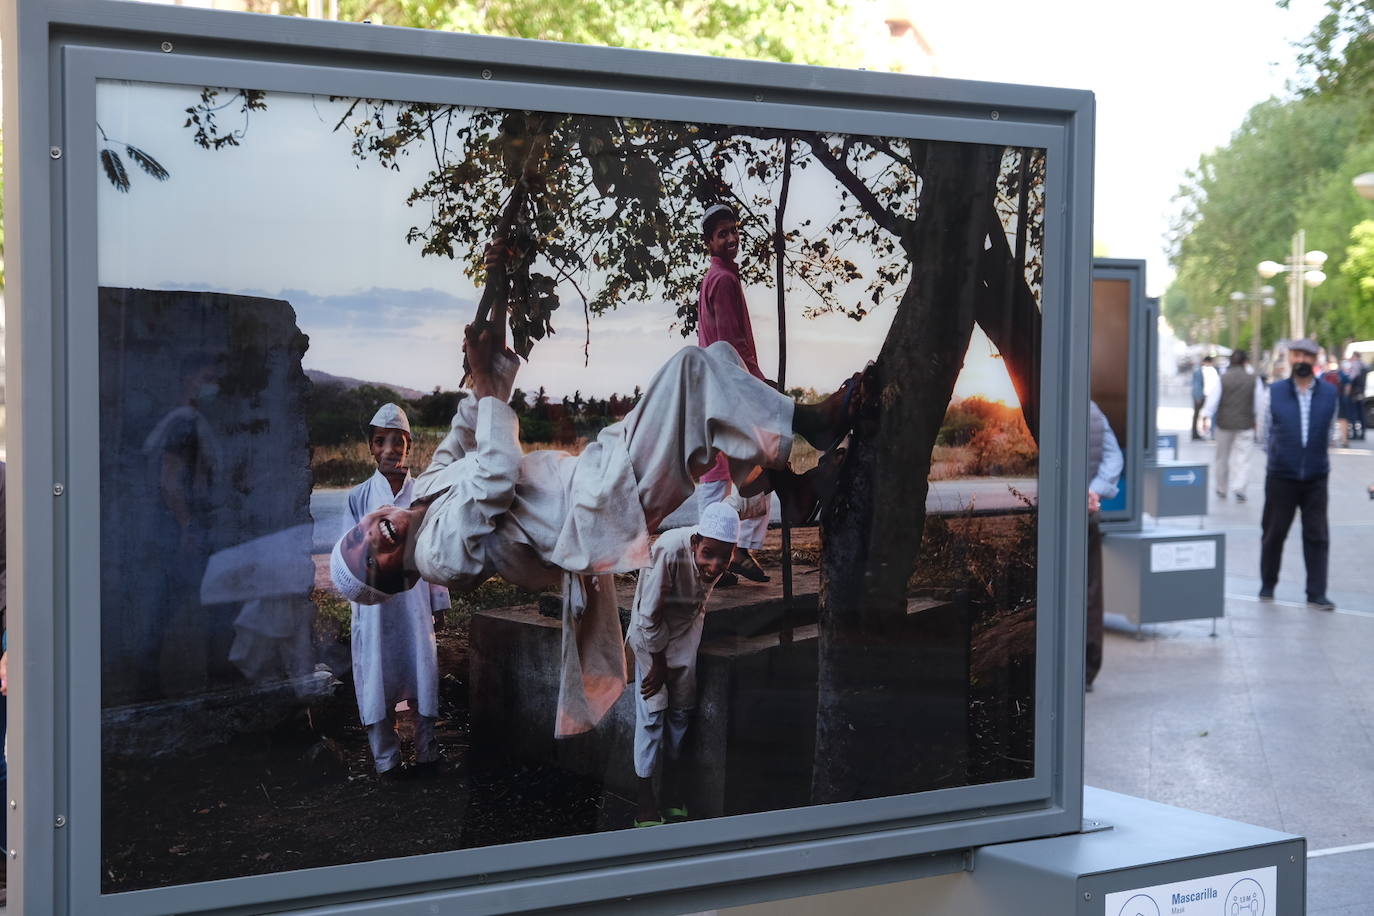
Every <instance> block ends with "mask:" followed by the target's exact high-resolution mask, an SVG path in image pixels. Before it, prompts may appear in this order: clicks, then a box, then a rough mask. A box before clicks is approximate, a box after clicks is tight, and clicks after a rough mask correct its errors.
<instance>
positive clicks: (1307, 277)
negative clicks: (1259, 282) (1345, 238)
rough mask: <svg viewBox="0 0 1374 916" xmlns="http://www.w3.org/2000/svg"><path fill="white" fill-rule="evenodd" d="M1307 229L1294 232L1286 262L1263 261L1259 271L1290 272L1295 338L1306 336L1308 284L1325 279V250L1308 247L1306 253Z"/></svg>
mask: <svg viewBox="0 0 1374 916" xmlns="http://www.w3.org/2000/svg"><path fill="white" fill-rule="evenodd" d="M1306 241H1307V233H1306V232H1305V231H1304V230H1302V229H1299V230H1298V231H1297V232H1296V233H1295V234H1294V235H1293V248H1292V251H1291V252H1290V253H1289V255H1288V257H1287V258H1286V259H1285V262H1284V263H1283V264H1280V263H1278V262H1277V261H1261V262H1260V263H1259V267H1258V268H1256V269H1257V270H1258V271H1259V275H1260V276H1261V277H1263V278H1264V279H1266V280H1268V279H1269V278H1270V277H1274V276H1277V275H1278V274H1281V273H1287V274H1288V334H1289V338H1290V339H1292V340H1298V339H1300V338H1302V337H1303V336H1304V333H1303V326H1304V325H1305V324H1306V323H1307V312H1306V303H1305V302H1304V301H1303V294H1304V292H1305V290H1304V289H1303V287H1305V286H1311V287H1315V286H1320V285H1321V284H1322V283H1324V282H1326V274H1324V273H1322V270H1321V268H1322V265H1323V264H1325V263H1326V252H1324V251H1309V252H1307V253H1305V254H1304V253H1303V248H1304V247H1306V245H1305V244H1304V243H1305V242H1306Z"/></svg>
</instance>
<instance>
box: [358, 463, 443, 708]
mask: <svg viewBox="0 0 1374 916" xmlns="http://www.w3.org/2000/svg"><path fill="white" fill-rule="evenodd" d="M414 490H415V481H414V480H413V479H412V478H411V477H410V475H409V474H407V475H406V479H405V482H404V483H403V484H401V489H400V491H399V492H397V493H395V494H394V495H393V494H392V492H391V482H390V481H388V480H387V479H386V478H385V477H384V476H382V473H381V472H380V471H377V472H374V473H373V475H372V476H371V477H369V478H368V479H367V480H365V481H363V482H362V483H360V484H358V486H356V487H354V488H353V490H351V491H350V492H349V494H348V511H347V513H345V519H344V525H345V526H346V528H352V527H353V526H354V525H356V524H357V523H358V522H360V521H362V519H363V517H364V516H366V515H367V514H368V513H370V512H372V511H373V510H374V509H378V508H380V507H382V506H390V505H395V506H399V507H401V508H402V509H404V508H406V507H407V506H409V505H410V502H411V498H412V495H413V493H414ZM352 607H353V619H352V637H351V640H350V642H351V644H352V651H353V686H354V690H355V692H356V694H357V699H358V716H359V718H360V719H361V720H362V723H363V724H364V725H372V724H373V723H375V722H381V721H383V720H385V719H387V718H388V717H389V716H390V714H391V710H392V709H393V708H394V707H395V705H396V704H397V703H398V702H400V701H401V700H405V699H413V700H415V701H417V705H418V707H419V708H418V712H419V714H420V715H422V716H428V717H430V718H435V717H437V716H438V715H439V660H438V650H437V646H436V645H435V641H434V611H436V610H444V609H447V608H448V607H449V595H448V589H446V588H444V587H443V586H442V585H431V584H430V583H429V582H425V581H423V580H421V581H420V582H417V583H415V585H414V587H412V588H409V589H407V590H406V591H404V592H401V593H400V594H396V595H392V596H391V597H390V598H388V599H387V600H386V601H384V602H382V603H381V604H376V605H366V604H354V605H353V606H352Z"/></svg>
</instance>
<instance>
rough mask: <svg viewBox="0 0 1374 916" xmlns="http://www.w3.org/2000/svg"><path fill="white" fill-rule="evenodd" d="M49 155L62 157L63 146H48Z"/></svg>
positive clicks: (56, 157) (54, 157) (57, 157)
mask: <svg viewBox="0 0 1374 916" xmlns="http://www.w3.org/2000/svg"><path fill="white" fill-rule="evenodd" d="M48 155H49V156H51V157H52V158H53V159H61V158H62V147H60V146H50V147H48Z"/></svg>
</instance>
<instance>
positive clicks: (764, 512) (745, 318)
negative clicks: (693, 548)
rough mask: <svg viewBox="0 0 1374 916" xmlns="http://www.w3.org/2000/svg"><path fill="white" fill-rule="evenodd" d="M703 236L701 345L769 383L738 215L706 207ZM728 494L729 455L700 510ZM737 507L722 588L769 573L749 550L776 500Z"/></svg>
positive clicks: (712, 476)
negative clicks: (733, 554) (706, 260)
mask: <svg viewBox="0 0 1374 916" xmlns="http://www.w3.org/2000/svg"><path fill="white" fill-rule="evenodd" d="M701 234H702V236H703V237H704V238H705V240H706V250H707V251H708V252H709V253H710V255H711V264H710V266H709V267H708V268H707V270H706V276H704V277H702V278H701V288H700V289H699V290H698V292H697V344H698V345H699V346H702V347H709V346H710V345H711V344H713V343H715V342H716V341H718V340H723V341H725V342H726V343H728V344H729V345H730V346H732V347H734V348H735V352H736V353H738V354H739V357H740V359H741V360H743V361H744V368H746V369H748V370H749V374H750V375H752V376H753V377H754V378H756V379H759V380H760V381H765V382H767V381H768V379H766V378H765V377H764V375H763V370H762V369H760V368H759V358H758V352H757V350H756V349H755V346H754V327H753V325H752V324H751V323H750V321H749V304H748V303H747V302H746V301H745V299H744V285H743V284H742V283H741V282H740V278H739V265H738V264H736V263H735V258H736V257H738V256H739V220H738V218H737V217H736V216H735V211H734V210H732V209H731V208H730V207H728V206H727V205H725V204H715V205H713V206H711V207H708V208H707V209H706V212H705V213H704V214H703V215H702V218H701ZM769 384H770V385H771V384H773V383H772V382H769ZM775 387H776V386H775ZM730 490H731V482H730V466H729V464H728V463H727V462H726V459H725V456H724V455H721V456H720V458H718V459H717V460H716V464H715V466H714V467H712V468H711V470H709V471H707V472H706V473H705V474H704V475H702V478H701V485H700V486H699V487H698V488H697V505H698V507H699V508H700V509H702V510H704V509H705V508H706V507H707V506H709V505H711V504H712V503H718V502H720V501H721V500H724V499H726V498H728V497H730V496H731V493H730ZM734 505H735V508H736V510H738V511H739V512H740V515H741V521H740V539H739V545H738V546H739V550H738V552H737V554H738V557H739V559H738V561H737V562H735V563H733V564H732V565H731V567H730V569H729V570H728V571H727V572H726V574H725V575H724V576H723V577H722V578H721V581H720V584H721V586H722V587H724V586H727V585H733V584H735V581H736V580H735V577H736V576H737V575H739V576H744V578H746V579H750V580H753V581H754V582H767V581H768V574H767V573H766V572H764V571H763V568H762V567H761V566H759V562H758V560H757V559H755V558H754V555H753V553H751V551H754V550H758V549H759V548H760V547H762V546H763V539H764V537H765V536H766V535H767V534H768V515H769V510H770V509H771V508H772V499H771V498H770V497H769V496H768V494H766V493H762V494H759V495H758V496H756V497H754V499H753V501H752V504H750V505H749V506H748V509H749V511H745V509H746V506H745V505H744V504H743V503H742V502H741V501H740V499H739V497H738V494H736V495H735V499H734Z"/></svg>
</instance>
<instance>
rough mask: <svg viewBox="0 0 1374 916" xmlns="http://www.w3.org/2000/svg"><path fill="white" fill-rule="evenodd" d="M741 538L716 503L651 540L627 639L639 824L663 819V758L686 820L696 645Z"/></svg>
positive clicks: (732, 517)
mask: <svg viewBox="0 0 1374 916" xmlns="http://www.w3.org/2000/svg"><path fill="white" fill-rule="evenodd" d="M738 537H739V516H737V515H736V514H735V510H734V509H732V508H731V507H730V506H728V505H727V504H725V503H712V504H711V505H710V506H707V507H706V510H705V511H704V512H702V514H701V521H700V522H698V524H697V526H696V528H695V529H693V528H674V529H672V530H671V531H668V532H665V533H664V534H663V536H662V537H660V538H659V539H658V540H657V541H656V542H655V543H654V547H653V552H652V556H653V564H652V565H651V566H650V567H649V568H647V569H644V570H641V571H640V573H639V582H638V584H637V585H636V587H635V600H634V610H633V612H632V613H631V616H630V632H629V636H628V637H627V639H626V643H627V644H628V645H629V647H630V649H631V650H632V651H633V652H634V657H635V682H636V683H637V684H638V686H639V689H638V690H637V691H636V693H635V738H634V765H635V775H636V776H638V777H639V801H638V811H637V813H636V815H635V826H636V827H647V826H653V825H657V824H662V823H663V822H664V818H663V816H662V815H661V813H660V809H659V803H658V798H657V797H656V796H655V794H654V771H655V770H656V769H657V768H658V766H659V763H660V760H661V761H662V764H663V798H664V800H665V801H666V802H667V808H666V813H667V816H668V819H669V820H686V818H687V807H686V804H685V802H684V799H683V779H682V766H681V759H682V748H683V744H684V742H685V740H686V737H687V727H688V725H689V724H690V723H691V715H692V710H693V709H694V708H695V707H696V702H697V680H696V678H697V648H698V647H699V646H700V645H701V631H702V627H703V625H704V623H705V620H706V599H707V598H709V597H710V596H711V589H712V588H713V587H714V586H715V584H716V582H717V580H719V579H720V576H721V574H722V573H724V572H725V570H726V569H727V568H728V567H729V565H730V561H731V558H732V557H733V556H734V552H735V543H736V541H737V540H738ZM665 751H666V754H665Z"/></svg>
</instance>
